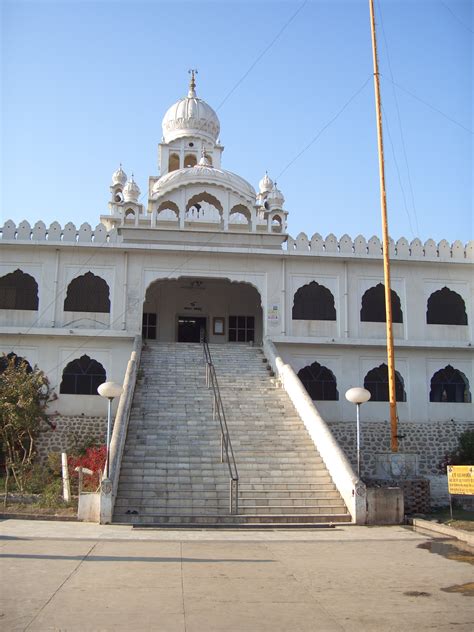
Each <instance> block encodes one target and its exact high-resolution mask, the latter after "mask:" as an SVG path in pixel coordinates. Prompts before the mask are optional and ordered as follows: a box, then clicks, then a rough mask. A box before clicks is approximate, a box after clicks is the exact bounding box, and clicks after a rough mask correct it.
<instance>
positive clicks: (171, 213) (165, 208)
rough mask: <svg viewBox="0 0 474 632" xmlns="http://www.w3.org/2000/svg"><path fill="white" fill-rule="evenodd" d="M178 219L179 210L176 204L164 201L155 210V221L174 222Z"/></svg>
mask: <svg viewBox="0 0 474 632" xmlns="http://www.w3.org/2000/svg"><path fill="white" fill-rule="evenodd" d="M178 218H179V208H178V205H177V204H176V202H172V201H171V200H165V201H164V202H161V204H160V205H159V206H158V208H157V209H156V219H157V220H158V221H159V222H161V221H167V222H169V221H176V220H177V219H178Z"/></svg>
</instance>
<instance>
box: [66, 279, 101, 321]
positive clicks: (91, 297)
mask: <svg viewBox="0 0 474 632" xmlns="http://www.w3.org/2000/svg"><path fill="white" fill-rule="evenodd" d="M64 311H65V312H96V313H102V314H109V313H110V298H109V286H108V285H107V283H106V281H104V279H101V278H100V277H98V276H96V275H95V274H92V272H86V274H83V275H82V276H79V277H76V278H75V279H73V280H72V281H71V283H69V285H68V288H67V293H66V298H65V300H64Z"/></svg>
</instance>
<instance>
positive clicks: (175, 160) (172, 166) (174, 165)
mask: <svg viewBox="0 0 474 632" xmlns="http://www.w3.org/2000/svg"><path fill="white" fill-rule="evenodd" d="M177 169H179V155H178V154H170V157H169V158H168V171H176V170H177Z"/></svg>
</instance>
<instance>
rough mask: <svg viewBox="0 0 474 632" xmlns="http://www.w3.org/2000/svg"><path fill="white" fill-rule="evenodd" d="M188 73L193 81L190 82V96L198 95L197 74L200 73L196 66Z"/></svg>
mask: <svg viewBox="0 0 474 632" xmlns="http://www.w3.org/2000/svg"><path fill="white" fill-rule="evenodd" d="M188 73H189V74H190V75H191V81H190V82H189V91H188V97H195V96H196V75H197V73H198V71H197V69H196V68H190V69H189V70H188Z"/></svg>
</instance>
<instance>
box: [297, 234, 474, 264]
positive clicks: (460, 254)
mask: <svg viewBox="0 0 474 632" xmlns="http://www.w3.org/2000/svg"><path fill="white" fill-rule="evenodd" d="M286 244H287V252H288V254H292V255H317V256H325V255H326V256H330V257H333V256H338V255H339V256H341V257H344V256H345V257H347V256H350V257H382V242H381V240H380V239H379V238H378V237H375V236H373V237H371V238H370V239H369V240H367V239H366V238H365V237H363V236H362V235H358V236H357V237H356V238H355V239H352V238H351V237H349V235H343V236H342V237H341V238H340V239H337V237H336V236H335V235H333V234H332V233H330V234H329V235H328V236H327V237H326V239H324V238H323V237H322V236H321V235H320V234H319V233H315V234H314V235H313V236H312V237H311V238H309V237H308V236H307V235H306V234H305V233H300V234H299V235H298V236H297V237H296V239H294V238H293V237H288V240H287V242H286ZM390 257H391V258H393V259H424V260H426V259H430V260H438V261H441V260H443V261H447V260H453V259H454V260H456V261H466V260H467V261H473V259H474V241H470V242H468V243H467V244H466V245H464V244H463V243H462V242H461V241H459V240H456V241H455V242H453V243H452V244H450V243H449V242H448V241H446V239H442V240H441V241H440V242H439V243H436V242H435V241H434V240H433V239H428V240H427V241H425V243H422V242H421V240H420V239H418V238H416V239H413V240H412V241H411V242H409V241H408V240H407V239H406V238H405V237H400V239H398V240H397V241H396V242H395V241H394V240H393V239H390Z"/></svg>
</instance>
